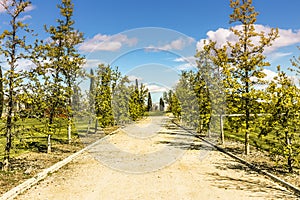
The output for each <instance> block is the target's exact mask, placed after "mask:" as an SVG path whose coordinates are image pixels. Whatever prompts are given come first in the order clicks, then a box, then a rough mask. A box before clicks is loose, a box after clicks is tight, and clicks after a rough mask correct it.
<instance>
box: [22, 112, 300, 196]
mask: <svg viewBox="0 0 300 200" xmlns="http://www.w3.org/2000/svg"><path fill="white" fill-rule="evenodd" d="M18 199H43V200H45V199H63V200H67V199H101V200H102V199H104V200H106V199H109V200H110V199H120V200H121V199H122V200H124V199H130V200H132V199H143V200H144V199H172V200H173V199H197V200H198V199H205V200H207V199H230V200H233V199H239V200H241V199H253V200H254V199H255V200H257V199H297V198H296V197H295V196H294V195H292V194H291V193H290V192H289V191H287V190H286V189H284V188H283V187H281V186H279V185H277V184H275V183H273V182H272V181H271V180H270V179H268V178H266V177H264V176H262V175H259V174H257V173H255V172H252V171H251V170H249V169H248V168H247V167H245V166H243V165H242V164H240V163H238V162H236V161H235V160H233V159H232V158H230V157H228V156H226V155H224V154H222V153H220V152H218V151H216V150H213V149H210V148H208V147H207V146H205V144H203V143H201V141H198V140H196V139H195V138H194V137H193V136H191V135H190V134H189V133H187V132H185V131H183V130H179V129H177V128H176V127H175V126H173V125H172V124H170V123H169V122H168V119H166V118H165V117H151V118H148V119H147V120H144V121H143V122H142V123H140V124H137V125H134V124H133V125H130V126H128V127H126V128H124V129H123V130H121V131H119V132H117V133H116V134H114V135H110V136H107V137H105V138H104V139H103V140H102V141H101V142H100V143H99V145H97V146H96V147H94V148H93V149H91V151H90V152H88V153H84V154H83V155H81V156H80V157H78V158H77V159H76V160H74V161H72V162H71V163H70V164H68V165H67V166H66V167H64V168H63V169H61V170H59V171H58V172H57V173H54V174H52V175H50V176H49V177H48V178H47V179H45V180H43V181H42V182H40V183H39V184H38V185H37V186H35V187H33V188H31V189H30V190H29V191H27V192H26V193H24V194H22V195H20V196H19V197H18Z"/></svg>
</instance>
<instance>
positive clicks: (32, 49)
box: [0, 0, 84, 170]
mask: <svg viewBox="0 0 300 200" xmlns="http://www.w3.org/2000/svg"><path fill="white" fill-rule="evenodd" d="M0 4H1V6H2V7H3V8H4V10H5V12H6V15H7V16H8V17H9V20H10V21H9V23H8V26H9V28H8V29H6V30H4V31H3V33H2V34H1V36H0V42H1V48H0V54H1V56H2V58H3V63H6V64H7V65H8V69H7V70H5V71H4V74H2V73H1V84H0V86H1V88H0V91H1V95H0V96H1V101H0V102H1V107H0V108H1V113H2V110H3V108H4V107H5V109H6V111H5V113H4V123H5V125H4V128H3V131H4V133H5V136H6V145H5V155H4V162H3V164H4V169H5V170H7V169H8V167H9V159H10V150H11V148H12V138H13V136H14V135H15V134H17V132H18V130H19V127H18V126H19V123H18V122H19V119H20V118H21V117H28V116H30V117H33V116H36V117H41V116H43V123H44V124H45V127H44V128H43V130H42V131H44V132H47V133H48V134H49V135H51V134H53V133H54V130H55V126H56V123H55V119H56V117H57V116H58V115H59V114H62V113H64V114H65V115H66V116H65V117H66V118H67V119H68V120H67V121H68V138H69V142H71V124H72V116H73V105H72V95H73V92H74V88H76V86H77V83H76V79H77V77H78V76H80V66H81V65H82V64H83V63H84V57H82V56H81V55H80V54H79V53H78V52H77V50H76V46H77V45H78V44H80V43H81V42H82V41H83V34H82V33H81V32H79V31H78V30H75V29H74V21H73V20H72V16H73V4H72V3H71V0H62V2H61V4H59V5H58V9H59V10H60V14H61V17H60V18H59V19H57V20H56V21H57V25H56V26H49V27H48V26H46V25H45V33H46V34H48V35H49V39H48V40H47V41H44V40H38V39H36V40H35V42H34V43H29V41H32V40H34V39H33V38H36V36H37V35H36V34H34V31H33V30H31V29H30V28H29V27H28V24H26V23H25V22H24V21H22V20H21V17H22V14H24V13H25V12H27V10H28V8H29V7H30V6H31V2H30V1H21V0H3V1H1V2H0ZM26 60H30V61H31V62H32V63H33V65H34V66H35V67H32V68H31V69H30V70H26V69H24V68H23V66H22V65H21V64H22V62H24V61H26ZM2 67H3V66H2ZM2 67H1V72H2V71H3V70H2ZM4 104H5V105H4ZM17 105H18V106H17ZM21 109H23V112H20V110H21Z"/></svg>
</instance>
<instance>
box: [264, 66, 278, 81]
mask: <svg viewBox="0 0 300 200" xmlns="http://www.w3.org/2000/svg"><path fill="white" fill-rule="evenodd" d="M263 72H264V73H265V74H266V76H265V77H264V78H263V80H265V81H268V82H269V81H272V80H273V79H274V77H275V76H277V73H276V72H274V71H272V70H268V69H263Z"/></svg>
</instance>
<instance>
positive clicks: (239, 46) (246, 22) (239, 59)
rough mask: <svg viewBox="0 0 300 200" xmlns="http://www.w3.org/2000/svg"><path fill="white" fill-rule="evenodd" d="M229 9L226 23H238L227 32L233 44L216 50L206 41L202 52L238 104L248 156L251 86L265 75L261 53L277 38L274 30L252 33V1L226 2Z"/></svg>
mask: <svg viewBox="0 0 300 200" xmlns="http://www.w3.org/2000/svg"><path fill="white" fill-rule="evenodd" d="M230 7H231V8H232V9H233V13H232V14H231V15H230V22H231V23H235V22H238V23H240V24H241V26H236V27H232V28H231V29H230V31H231V32H232V33H233V34H234V35H235V38H237V42H236V43H230V42H227V44H226V45H224V46H222V47H220V48H217V46H216V42H215V41H210V43H209V44H208V45H206V46H205V47H204V49H205V50H206V51H207V52H208V53H210V55H211V58H210V59H211V60H212V61H213V63H214V64H215V65H217V66H219V67H220V68H221V69H222V73H223V74H224V75H225V76H226V82H225V83H224V87H225V92H226V93H227V96H231V99H234V100H236V101H238V102H236V103H235V105H241V110H240V112H242V113H243V114H244V117H241V119H242V120H243V123H242V127H243V130H244V132H245V153H246V154H249V153H250V145H249V138H250V137H249V136H250V131H251V126H250V124H251V118H250V113H251V111H253V112H255V110H252V109H251V103H252V102H253V101H256V100H257V98H258V97H257V94H256V91H255V89H254V86H255V85H257V84H258V83H260V82H261V78H263V77H264V76H265V74H264V73H263V71H262V70H263V68H264V66H268V65H269V63H268V62H266V61H264V59H265V56H264V55H263V52H264V50H265V48H266V47H268V46H271V44H272V42H273V41H274V40H275V39H276V38H277V37H278V30H277V29H271V31H270V33H268V34H267V35H266V33H264V32H257V31H256V30H255V25H254V24H255V22H256V17H257V15H258V13H257V12H256V11H255V9H254V7H253V6H252V0H241V1H240V0H230ZM257 40H258V42H257V43H255V42H254V41H257Z"/></svg>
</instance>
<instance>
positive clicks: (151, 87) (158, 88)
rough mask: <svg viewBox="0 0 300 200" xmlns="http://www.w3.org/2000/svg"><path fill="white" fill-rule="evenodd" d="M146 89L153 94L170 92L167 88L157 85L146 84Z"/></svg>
mask: <svg viewBox="0 0 300 200" xmlns="http://www.w3.org/2000/svg"><path fill="white" fill-rule="evenodd" d="M145 87H146V88H148V90H149V92H151V93H162V92H166V91H168V88H167V87H164V86H161V85H157V84H155V83H149V84H145Z"/></svg>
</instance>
